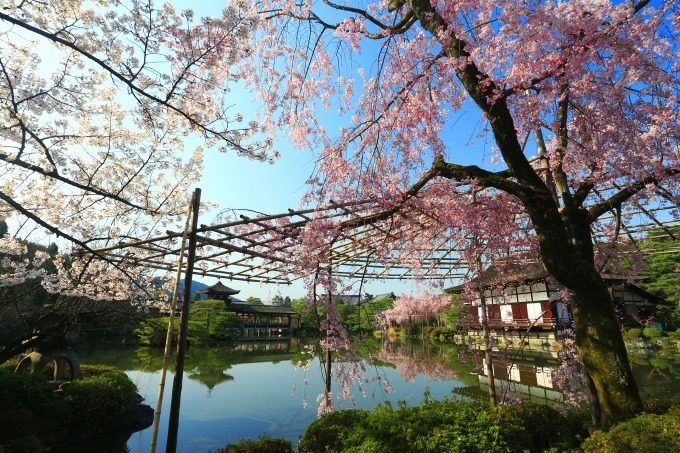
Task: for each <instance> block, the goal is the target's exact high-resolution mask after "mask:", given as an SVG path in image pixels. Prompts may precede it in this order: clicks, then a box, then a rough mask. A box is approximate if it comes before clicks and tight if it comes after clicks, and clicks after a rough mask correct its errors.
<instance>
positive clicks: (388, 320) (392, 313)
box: [376, 292, 451, 326]
mask: <svg viewBox="0 0 680 453" xmlns="http://www.w3.org/2000/svg"><path fill="white" fill-rule="evenodd" d="M450 307H451V298H450V297H448V296H441V295H435V294H430V293H427V292H423V293H421V294H417V295H411V294H405V295H402V296H399V297H397V298H396V300H395V301H394V307H393V308H391V309H389V310H385V311H382V312H380V313H378V314H377V315H376V318H377V319H378V321H379V322H380V324H382V325H384V326H390V325H391V324H392V323H393V322H394V323H397V324H399V325H401V326H413V325H414V322H415V321H416V320H418V321H420V323H425V322H428V321H429V319H430V318H433V317H438V316H440V315H441V314H442V313H444V312H445V311H446V310H447V309H448V308H450Z"/></svg>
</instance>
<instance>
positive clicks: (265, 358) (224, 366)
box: [133, 342, 292, 391]
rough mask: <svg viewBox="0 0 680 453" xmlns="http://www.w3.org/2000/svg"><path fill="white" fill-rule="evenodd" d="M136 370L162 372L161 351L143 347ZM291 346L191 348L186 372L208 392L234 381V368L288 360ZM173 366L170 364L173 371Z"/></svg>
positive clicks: (138, 349)
mask: <svg viewBox="0 0 680 453" xmlns="http://www.w3.org/2000/svg"><path fill="white" fill-rule="evenodd" d="M135 354H136V356H135V359H134V361H133V368H134V369H138V370H140V371H144V372H147V373H154V372H157V371H160V369H161V366H162V365H163V354H162V351H161V350H160V349H159V348H150V347H141V348H137V349H136V351H135ZM291 355H292V353H291V344H290V342H276V343H264V342H263V343H235V342H233V343H225V344H222V345H219V346H213V347H210V348H204V347H201V348H191V349H189V351H188V352H187V355H186V358H185V365H184V369H185V370H186V371H187V377H188V378H189V379H191V380H194V381H197V382H200V383H201V384H203V385H205V386H206V387H207V388H208V390H209V391H212V390H213V388H215V387H216V386H218V385H220V384H222V383H225V382H228V381H232V380H234V377H233V376H232V375H230V374H229V373H227V371H228V370H229V369H231V368H232V367H233V366H235V365H240V364H244V363H259V362H270V363H276V362H278V361H281V360H289V359H290V357H291ZM173 366H174V364H172V363H171V364H170V369H169V370H170V371H171V372H172V371H173Z"/></svg>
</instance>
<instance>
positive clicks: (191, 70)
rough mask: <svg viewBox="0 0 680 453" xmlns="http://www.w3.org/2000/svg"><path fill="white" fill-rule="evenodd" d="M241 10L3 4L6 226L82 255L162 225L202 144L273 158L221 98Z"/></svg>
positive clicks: (243, 21) (0, 127)
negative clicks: (52, 239)
mask: <svg viewBox="0 0 680 453" xmlns="http://www.w3.org/2000/svg"><path fill="white" fill-rule="evenodd" d="M247 4H248V2H243V4H241V5H238V4H237V5H235V6H234V7H230V8H227V9H225V10H224V12H223V14H222V15H221V16H220V17H214V18H203V19H199V18H196V17H194V15H193V13H192V12H191V11H175V9H174V8H173V7H172V5H171V4H169V3H168V4H161V5H155V4H154V2H152V1H151V0H148V1H143V0H125V1H118V0H105V1H97V2H81V1H79V0H55V1H49V2H42V1H32V0H31V1H23V0H16V1H14V0H7V1H3V2H2V8H1V9H0V103H1V104H2V109H1V110H0V136H1V137H2V149H1V150H0V173H1V174H2V180H1V181H0V216H1V217H0V218H2V219H5V218H10V217H14V219H15V222H14V224H15V225H22V226H23V230H22V232H20V233H16V231H15V232H14V234H16V235H17V236H23V237H24V238H26V236H28V235H30V234H34V235H35V233H32V231H35V230H37V231H47V232H48V234H52V235H56V237H59V238H61V240H66V241H67V242H70V243H71V244H72V245H75V246H77V247H78V248H81V249H85V250H88V249H92V248H94V247H96V246H102V245H104V244H105V243H115V242H117V241H119V240H121V239H124V238H125V237H137V238H139V237H145V236H149V235H153V234H154V233H156V232H158V231H163V232H164V231H165V230H164V228H167V226H168V224H169V222H171V221H173V219H175V218H176V216H177V215H178V214H180V213H185V212H186V210H187V206H188V201H187V192H188V188H189V186H190V185H191V184H194V183H195V182H196V181H197V180H198V178H199V177H200V173H201V169H202V154H203V149H205V148H219V149H220V150H221V151H225V152H226V151H229V150H231V151H235V152H237V153H238V154H240V155H243V156H245V157H248V158H251V159H258V160H268V159H275V158H276V152H275V151H273V150H272V149H271V145H272V142H271V141H269V140H262V141H258V140H256V139H255V138H254V136H253V135H254V134H255V133H256V131H258V130H259V129H258V125H257V123H255V122H244V119H243V115H242V114H241V113H239V112H238V111H237V110H236V109H235V108H233V107H231V106H232V104H233V102H230V99H229V96H230V86H231V85H232V84H233V82H234V81H236V80H237V79H238V77H239V75H238V73H236V72H235V71H234V70H233V65H234V64H235V63H236V62H237V61H238V60H239V59H241V58H242V57H243V56H244V55H247V53H248V52H249V50H248V47H247V46H245V45H243V44H244V43H245V42H246V41H247V39H248V38H249V36H250V34H251V32H252V29H253V26H254V25H255V24H256V23H257V21H258V20H259V16H257V15H256V14H255V12H254V11H251V12H248V11H247V10H246V9H238V8H237V7H239V6H241V7H243V6H247ZM5 245H7V247H9V245H8V244H6V243H3V246H5ZM16 250H17V249H16V247H14V246H12V247H10V248H7V249H6V250H5V251H6V252H7V253H8V254H14V253H15V251H16ZM7 256H9V255H7ZM16 263H17V264H16V265H15V266H14V270H13V271H12V273H11V274H7V279H5V277H4V276H3V277H2V279H3V281H4V283H7V284H8V283H11V280H13V279H15V278H19V277H18V276H16V275H15V274H16V273H17V272H18V271H19V270H20V269H21V266H23V265H22V264H21V261H16ZM87 267H88V266H85V267H84V268H83V269H81V270H84V269H85V268H87ZM64 270H66V271H67V273H68V272H70V271H68V269H64ZM129 271H131V269H129ZM123 274H125V272H123ZM92 275H93V276H99V277H97V278H94V279H93V280H95V281H96V280H101V279H100V277H101V276H102V273H101V269H98V270H95V271H94V272H93V273H92ZM76 277H78V276H76ZM5 280H6V281H5ZM67 280H73V279H71V278H70V277H68V276H67V278H66V279H65V282H66V281H67ZM75 280H77V283H79V284H82V283H83V279H82V278H76V279H75ZM112 281H113V279H111V282H112ZM51 284H52V285H54V284H55V283H54V282H52V283H51ZM125 285H127V286H129V281H128V282H126V283H125ZM64 286H68V285H66V284H65V285H64ZM54 289H55V290H60V289H59V288H58V287H55V288H54ZM61 289H63V288H61ZM116 291H120V289H118V290H116ZM90 293H92V291H90ZM116 298H117V296H116Z"/></svg>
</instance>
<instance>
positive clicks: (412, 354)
mask: <svg viewBox="0 0 680 453" xmlns="http://www.w3.org/2000/svg"><path fill="white" fill-rule="evenodd" d="M459 357H460V356H459V351H458V348H456V347H455V346H451V345H447V346H446V347H443V346H436V345H432V344H427V343H422V342H420V343H417V342H406V343H401V342H386V343H385V344H384V346H383V348H382V349H381V350H380V353H379V354H378V358H379V359H380V360H382V361H385V362H389V363H392V364H394V365H396V367H397V371H398V372H399V375H400V376H401V377H402V378H403V379H405V380H407V381H414V380H415V378H416V377H417V376H418V375H419V374H422V375H423V376H425V377H427V378H428V379H434V380H450V379H456V380H459V381H462V380H467V378H468V376H469V375H470V372H471V371H472V370H473V369H474V368H473V367H471V366H470V365H469V364H466V363H465V362H463V361H462V360H460V359H459Z"/></svg>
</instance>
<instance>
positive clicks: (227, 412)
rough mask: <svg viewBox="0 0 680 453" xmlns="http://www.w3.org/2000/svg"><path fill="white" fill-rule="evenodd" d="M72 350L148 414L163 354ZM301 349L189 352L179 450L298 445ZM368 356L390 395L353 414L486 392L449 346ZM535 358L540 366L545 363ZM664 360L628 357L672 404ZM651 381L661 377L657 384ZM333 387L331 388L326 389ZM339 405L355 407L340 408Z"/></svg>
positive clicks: (672, 380) (369, 390)
mask: <svg viewBox="0 0 680 453" xmlns="http://www.w3.org/2000/svg"><path fill="white" fill-rule="evenodd" d="M75 349H76V351H77V353H78V354H79V356H80V358H81V361H82V363H99V364H110V365H115V366H117V367H119V368H122V369H124V370H126V373H127V374H128V376H129V377H130V378H131V379H132V380H133V382H134V383H135V384H136V385H137V387H138V391H139V393H140V394H141V395H142V397H144V398H145V400H146V403H147V404H149V405H150V406H151V407H155V404H156V400H157V393H158V382H159V379H160V367H161V359H162V350H160V349H149V348H135V347H130V346H127V347H123V346H119V345H116V346H113V345H111V344H110V343H109V344H101V343H99V344H97V343H88V344H82V345H77V346H76V348H75ZM303 349H304V345H303V344H302V343H299V342H298V341H297V340H291V341H284V342H277V343H267V344H262V343H255V344H253V343H250V344H247V345H245V346H244V345H229V346H224V345H223V346H219V347H213V348H203V349H202V348H192V349H191V350H190V352H189V356H188V357H187V363H186V365H185V376H184V380H183V385H182V403H181V411H180V429H179V436H178V451H180V452H208V451H210V450H213V451H214V450H216V449H218V448H221V447H223V446H225V445H226V444H228V443H231V442H235V441H238V440H239V439H241V438H247V439H257V438H258V437H260V436H262V435H263V434H265V433H266V434H269V435H270V436H272V437H284V438H287V439H289V440H291V441H292V442H293V445H296V444H297V441H298V438H299V436H300V435H301V434H302V433H303V432H304V430H305V428H306V427H307V425H309V423H311V422H312V421H313V420H315V419H316V418H317V410H316V408H317V403H316V398H317V396H318V395H319V394H321V393H322V392H323V381H322V378H321V376H322V370H321V368H320V366H319V362H318V359H315V360H314V361H313V362H312V363H311V364H310V365H309V367H308V369H307V371H306V372H305V370H303V369H301V368H297V367H296V366H295V364H296V363H297V362H298V360H299V358H300V357H301V356H300V352H301V351H302V350H303ZM368 350H370V351H371V354H372V356H374V357H375V358H376V359H377V365H373V366H369V367H368V372H367V376H368V377H376V376H380V377H381V379H380V382H381V383H384V382H385V380H387V381H389V383H390V385H391V386H392V387H393V389H394V391H393V392H392V393H389V394H386V393H385V392H384V390H383V387H384V385H383V386H381V385H379V384H378V382H371V383H368V384H367V385H366V386H365V388H364V390H365V392H366V394H367V398H363V396H362V395H361V393H360V392H358V391H355V392H354V397H355V400H356V406H354V407H356V408H360V409H372V408H373V407H375V406H376V405H377V404H379V403H381V402H383V401H385V400H389V401H390V402H391V403H392V404H393V406H394V407H396V406H397V402H398V401H405V402H406V404H407V405H410V406H414V405H417V404H419V403H420V402H421V401H422V400H423V399H424V394H425V392H426V391H428V389H429V393H430V394H431V397H432V398H434V399H444V398H447V397H448V398H460V396H459V394H465V395H473V396H480V395H484V391H483V385H480V379H479V377H478V376H477V375H476V374H475V364H474V362H473V361H472V360H471V355H470V354H463V353H461V352H460V351H459V350H458V349H457V348H455V347H454V346H453V345H438V346H433V345H427V344H423V343H420V342H405V343H392V344H388V345H381V344H380V343H379V342H374V343H371V344H370V346H369V347H367V348H365V349H364V350H363V351H362V352H363V353H364V355H368V352H367V351H368ZM532 360H533V362H534V363H539V364H541V365H542V366H543V365H545V363H546V362H545V360H543V361H541V360H540V359H539V360H538V362H536V360H537V359H536V358H534V359H532ZM662 362H663V363H662V365H663V366H666V365H667V366H666V368H664V369H660V368H659V366H658V365H659V361H658V360H657V362H656V365H657V366H656V367H655V366H654V364H651V365H650V363H649V361H645V359H642V358H639V359H637V361H636V360H633V363H634V365H636V367H637V370H636V371H637V372H636V376H637V377H638V380H639V381H641V380H642V381H644V382H643V385H642V386H641V387H643V393H645V391H644V390H645V389H646V390H649V389H652V390H654V392H655V393H658V392H661V393H660V394H656V395H646V396H647V397H650V396H651V397H654V396H656V397H659V396H664V395H667V394H670V395H669V396H671V397H672V395H673V394H675V395H676V397H677V391H678V376H677V367H675V363H676V362H675V361H674V358H673V357H672V358H670V359H664V361H662ZM527 363H528V362H527ZM668 367H670V368H668ZM662 368H663V367H662ZM657 375H658V376H661V377H662V378H663V379H661V378H659V379H656V378H655V376H657ZM172 381H173V374H172V369H171V370H169V372H168V375H167V379H166V389H165V396H164V399H163V413H162V417H161V424H160V429H159V436H158V446H157V451H158V452H162V451H165V441H166V436H167V419H168V411H169V406H170V395H171V392H172ZM662 381H663V382H662ZM639 383H640V382H639ZM337 387H338V386H337V384H336V383H335V382H334V383H333V390H336V389H337ZM452 391H454V392H455V393H452ZM305 400H306V401H307V407H305ZM342 407H343V408H349V407H352V405H351V404H350V403H348V402H344V403H343V406H342ZM151 434H152V429H151V428H148V429H145V430H143V431H140V432H137V433H134V434H132V435H131V436H130V437H129V439H127V443H126V445H127V446H126V445H125V439H120V438H109V437H103V438H102V439H100V444H99V445H94V444H93V442H89V443H88V445H86V446H82V450H78V448H70V449H69V451H70V452H73V453H75V452H78V451H98V452H103V453H106V452H111V453H118V452H125V451H129V452H132V453H138V452H139V453H142V452H148V451H149V448H150V442H151ZM126 448H127V449H126Z"/></svg>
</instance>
